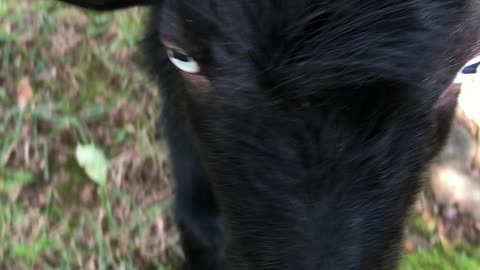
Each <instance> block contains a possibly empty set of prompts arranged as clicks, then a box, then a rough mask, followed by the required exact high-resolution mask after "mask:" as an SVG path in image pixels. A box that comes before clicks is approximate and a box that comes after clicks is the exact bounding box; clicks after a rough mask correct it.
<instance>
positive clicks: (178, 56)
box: [167, 48, 200, 73]
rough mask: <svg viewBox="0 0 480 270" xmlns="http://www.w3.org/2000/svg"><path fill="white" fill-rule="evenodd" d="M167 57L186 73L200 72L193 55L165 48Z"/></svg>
mask: <svg viewBox="0 0 480 270" xmlns="http://www.w3.org/2000/svg"><path fill="white" fill-rule="evenodd" d="M167 55H168V59H170V61H171V62H172V64H173V65H175V66H176V67H177V68H178V69H180V70H181V71H184V72H188V73H198V72H200V65H199V64H198V63H197V61H195V59H193V57H191V56H189V55H187V54H185V53H183V52H180V51H177V50H174V49H170V48H167Z"/></svg>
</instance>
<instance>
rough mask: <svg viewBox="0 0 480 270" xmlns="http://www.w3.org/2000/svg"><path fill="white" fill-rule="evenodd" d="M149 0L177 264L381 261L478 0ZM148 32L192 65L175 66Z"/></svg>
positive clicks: (440, 112) (345, 265) (428, 146)
mask: <svg viewBox="0 0 480 270" xmlns="http://www.w3.org/2000/svg"><path fill="white" fill-rule="evenodd" d="M85 2H88V1H85ZM119 2H121V1H119ZM153 2H155V4H154V5H153V6H152V8H151V14H150V20H149V23H148V26H147V32H146V37H145V40H144V42H143V48H142V49H143V52H144V55H145V56H146V57H145V58H146V60H147V62H146V64H147V66H148V67H149V70H150V73H151V74H152V75H154V76H155V77H156V78H157V79H158V81H159V83H160V89H161V92H162V94H163V98H164V108H163V110H164V111H163V114H162V117H161V119H160V127H161V129H162V131H164V135H165V138H166V139H167V141H168V143H169V145H170V150H171V160H172V166H173V171H174V175H175V178H176V180H177V188H176V191H177V196H176V207H177V219H178V224H179V228H180V231H181V234H182V244H183V248H184V250H185V253H186V265H185V268H186V269H195V270H204V269H212V270H215V269H229V270H247V269H251V270H267V269H282V270H283V269H304V270H311V269H321V270H324V269H342V270H343V269H351V270H354V269H365V270H377V269H394V268H396V265H397V260H398V257H399V254H400V247H401V242H402V233H403V227H404V223H405V220H406V218H407V215H408V211H409V209H410V207H411V205H412V203H413V201H414V199H415V195H416V194H417V192H418V191H419V189H420V187H421V178H422V174H423V173H424V171H425V170H426V169H427V167H428V165H429V163H430V161H431V160H432V158H433V157H434V156H435V155H436V154H437V153H438V152H439V150H440V149H441V147H442V145H443V144H444V141H445V138H446V136H447V134H448V131H449V128H450V123H451V119H452V117H453V112H454V109H455V106H456V99H455V98H456V94H455V93H453V94H451V95H448V93H446V89H447V87H448V86H449V84H450V83H451V81H452V79H453V78H454V76H455V74H456V72H457V71H458V70H459V69H460V68H461V66H462V65H463V64H465V63H466V61H467V60H468V59H469V58H470V57H472V56H473V54H474V52H475V48H476V46H477V43H476V37H477V34H478V33H477V31H476V29H475V28H476V26H477V25H478V23H479V21H478V20H477V17H478V1H476V0H383V1H374V0H316V1H315V0H296V1H291V0H262V1H248V0H237V1H231V0H195V1H187V0H164V1H153ZM77 3H78V2H77ZM116 7H117V6H109V8H110V9H113V8H116ZM103 9H105V8H103ZM162 40H164V41H165V40H166V41H167V42H174V43H175V44H176V46H178V47H181V49H183V50H185V51H187V52H188V53H189V54H190V55H191V56H192V57H194V58H195V59H196V60H197V61H198V62H199V63H200V65H201V73H200V74H199V75H193V77H192V76H191V75H189V74H182V73H181V71H179V70H178V69H176V68H175V67H174V66H173V65H172V64H171V63H170V62H169V60H168V58H167V55H166V51H165V48H164V46H163V45H162Z"/></svg>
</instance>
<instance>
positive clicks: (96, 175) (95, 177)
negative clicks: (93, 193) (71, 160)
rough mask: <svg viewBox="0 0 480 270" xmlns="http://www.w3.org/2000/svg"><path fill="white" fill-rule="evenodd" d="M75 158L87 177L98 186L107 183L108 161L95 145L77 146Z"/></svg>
mask: <svg viewBox="0 0 480 270" xmlns="http://www.w3.org/2000/svg"><path fill="white" fill-rule="evenodd" d="M75 157H76V159H77V162H78V164H79V165H80V166H81V167H82V168H83V169H84V170H85V172H86V173H87V175H88V177H90V179H91V180H92V181H94V182H95V183H97V184H98V185H100V186H105V184H106V182H107V173H108V160H107V158H106V157H105V154H104V153H103V152H102V151H101V150H100V149H98V148H97V147H96V146H95V145H93V144H89V145H80V144H79V145H77V148H76V150H75Z"/></svg>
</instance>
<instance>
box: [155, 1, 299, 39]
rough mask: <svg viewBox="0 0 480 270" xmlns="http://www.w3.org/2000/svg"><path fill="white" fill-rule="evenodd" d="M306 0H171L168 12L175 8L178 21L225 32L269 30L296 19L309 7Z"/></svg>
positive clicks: (168, 4)
mask: <svg viewBox="0 0 480 270" xmlns="http://www.w3.org/2000/svg"><path fill="white" fill-rule="evenodd" d="M304 2H305V1H302V0H297V1H286V0H276V1H273V0H262V1H251V0H195V1H191V0H168V1H167V2H166V3H165V4H164V7H165V10H166V12H172V13H173V14H174V16H176V18H177V19H178V20H177V22H181V21H186V22H189V24H188V25H190V27H192V28H202V27H208V28H209V30H211V31H212V32H214V30H216V29H218V30H220V31H221V32H223V33H228V32H236V33H238V34H240V33H242V32H247V31H250V32H257V31H262V32H263V31H268V30H269V29H270V28H271V27H272V26H275V25H278V24H279V23H281V24H282V25H283V26H285V25H288V21H290V22H291V23H295V19H298V17H299V16H301V13H303V12H305V11H306V10H307V9H306V8H305V7H306V4H305V3H304Z"/></svg>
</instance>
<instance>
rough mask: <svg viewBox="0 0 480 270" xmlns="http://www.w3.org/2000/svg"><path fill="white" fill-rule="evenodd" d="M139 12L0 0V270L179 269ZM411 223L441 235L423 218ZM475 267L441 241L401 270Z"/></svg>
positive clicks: (468, 255)
mask: <svg viewBox="0 0 480 270" xmlns="http://www.w3.org/2000/svg"><path fill="white" fill-rule="evenodd" d="M143 13H144V11H143V10H141V9H133V10H129V11H122V12H117V13H115V14H98V13H89V12H84V11H81V10H79V9H74V8H71V7H68V6H65V5H62V4H58V3H54V1H49V0H45V1H35V0H22V1H18V0H3V1H0V269H162V270H166V269H174V268H175V265H177V262H178V259H179V258H180V256H181V255H180V252H179V249H178V235H177V233H176V231H175V228H174V226H173V225H172V220H171V215H170V212H171V191H170V179H169V178H170V177H169V172H168V169H167V168H166V165H165V156H164V151H163V149H162V147H161V146H160V145H159V144H156V143H155V132H154V130H155V117H156V116H157V114H158V111H159V110H158V104H159V103H158V101H159V97H158V95H157V92H156V90H155V87H154V86H152V85H150V84H149V83H148V80H147V79H145V78H144V77H143V75H142V74H144V73H143V72H141V71H139V70H138V66H137V65H135V59H136V57H135V53H134V51H135V50H134V49H135V46H136V43H137V41H138V40H139V37H140V36H139V35H140V34H141V25H142V19H141V18H142V14H143ZM30 94H31V95H30ZM22 98H23V99H24V102H25V103H26V105H25V106H23V107H22V106H20V105H21V104H22V102H23V101H22ZM87 144H88V145H94V146H95V149H97V150H98V151H99V153H101V154H104V155H105V156H106V157H107V159H108V163H109V169H108V177H107V178H106V179H105V180H106V181H105V183H104V184H101V185H99V184H98V183H97V182H94V181H91V180H90V178H89V176H88V175H87V173H86V171H85V170H84V169H83V168H82V167H80V166H79V165H78V162H77V160H76V157H75V149H76V147H77V146H78V145H87ZM411 228H412V230H413V231H415V232H418V234H420V235H422V236H423V237H427V238H428V237H429V236H430V235H432V234H434V233H435V232H434V230H433V229H432V228H431V227H429V226H428V224H426V223H425V222H424V221H423V220H422V218H419V217H415V218H414V219H413V220H412V226H411ZM479 265H480V250H479V249H478V248H477V249H475V248H474V247H468V248H462V249H447V248H445V247H444V246H442V245H441V244H439V242H436V243H435V244H433V245H431V246H429V247H427V248H424V249H418V251H416V252H411V253H408V254H407V255H406V256H405V257H404V259H403V261H402V269H404V270H409V269H439V270H442V269H444V270H447V269H480V266H479Z"/></svg>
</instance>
